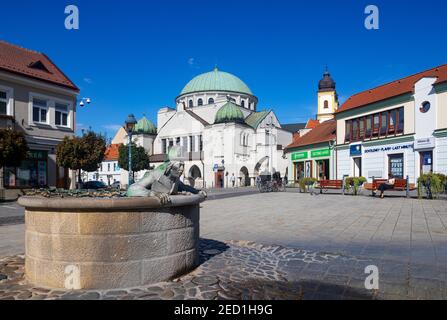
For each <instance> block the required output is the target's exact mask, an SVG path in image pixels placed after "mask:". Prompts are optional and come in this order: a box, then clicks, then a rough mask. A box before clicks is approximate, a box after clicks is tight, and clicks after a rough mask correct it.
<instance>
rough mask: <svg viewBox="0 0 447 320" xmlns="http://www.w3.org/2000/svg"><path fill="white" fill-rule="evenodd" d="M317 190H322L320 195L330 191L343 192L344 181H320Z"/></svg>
mask: <svg viewBox="0 0 447 320" xmlns="http://www.w3.org/2000/svg"><path fill="white" fill-rule="evenodd" d="M315 188H316V189H320V194H321V193H323V192H328V191H329V190H342V191H343V180H320V181H318V185H317V186H316V187H315Z"/></svg>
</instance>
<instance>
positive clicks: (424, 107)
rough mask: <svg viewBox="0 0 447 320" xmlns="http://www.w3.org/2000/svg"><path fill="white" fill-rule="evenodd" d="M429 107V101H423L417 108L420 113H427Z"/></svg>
mask: <svg viewBox="0 0 447 320" xmlns="http://www.w3.org/2000/svg"><path fill="white" fill-rule="evenodd" d="M430 107H431V105H430V102H428V101H425V102H423V103H422V105H421V108H420V109H419V111H420V112H422V113H427V112H428V110H430Z"/></svg>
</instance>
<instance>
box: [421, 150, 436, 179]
mask: <svg viewBox="0 0 447 320" xmlns="http://www.w3.org/2000/svg"><path fill="white" fill-rule="evenodd" d="M419 158H420V159H421V160H420V172H421V175H422V174H426V173H431V172H433V151H422V152H419Z"/></svg>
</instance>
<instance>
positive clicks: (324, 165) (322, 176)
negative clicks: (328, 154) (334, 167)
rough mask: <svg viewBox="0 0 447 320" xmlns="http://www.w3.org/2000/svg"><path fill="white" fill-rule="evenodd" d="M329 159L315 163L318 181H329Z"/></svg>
mask: <svg viewBox="0 0 447 320" xmlns="http://www.w3.org/2000/svg"><path fill="white" fill-rule="evenodd" d="M329 177H330V175H329V159H325V160H318V161H317V178H318V180H329Z"/></svg>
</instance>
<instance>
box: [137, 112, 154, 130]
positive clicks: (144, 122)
mask: <svg viewBox="0 0 447 320" xmlns="http://www.w3.org/2000/svg"><path fill="white" fill-rule="evenodd" d="M135 132H136V133H143V134H157V127H156V126H155V125H154V124H153V123H152V122H151V121H150V120H148V119H147V118H146V116H144V117H143V118H141V119H140V120H139V121H138V123H137V124H136V125H135Z"/></svg>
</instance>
